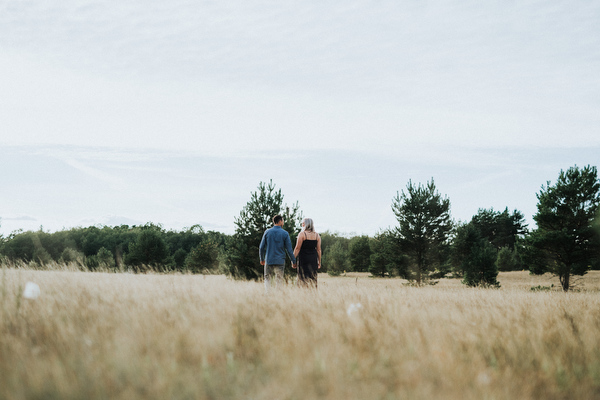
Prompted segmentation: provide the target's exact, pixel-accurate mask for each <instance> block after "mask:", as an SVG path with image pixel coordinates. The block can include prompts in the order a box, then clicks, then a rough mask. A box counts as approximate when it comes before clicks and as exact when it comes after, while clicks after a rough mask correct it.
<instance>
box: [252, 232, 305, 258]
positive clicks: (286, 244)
mask: <svg viewBox="0 0 600 400" xmlns="http://www.w3.org/2000/svg"><path fill="white" fill-rule="evenodd" d="M258 250H259V255H260V261H265V263H266V264H267V265H283V264H285V253H286V252H287V254H288V255H289V256H290V259H291V260H292V263H296V257H294V250H293V249H292V241H291V240H290V235H289V233H287V232H286V231H285V230H284V229H283V228H282V227H280V226H279V225H275V226H274V227H272V228H269V229H267V230H266V231H265V233H264V235H263V237H262V240H261V241H260V247H259V249H258Z"/></svg>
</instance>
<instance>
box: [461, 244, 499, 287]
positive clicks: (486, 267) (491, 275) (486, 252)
mask: <svg viewBox="0 0 600 400" xmlns="http://www.w3.org/2000/svg"><path fill="white" fill-rule="evenodd" d="M496 258H497V252H496V249H495V248H494V247H493V246H492V245H491V244H490V242H488V241H487V240H485V239H480V240H479V241H478V242H477V243H476V244H475V245H474V246H473V247H472V248H471V252H470V254H469V255H468V256H467V258H466V259H465V262H464V278H463V283H464V284H466V285H468V286H493V287H499V286H500V284H499V283H498V281H497V280H496V278H497V277H498V267H497V266H496Z"/></svg>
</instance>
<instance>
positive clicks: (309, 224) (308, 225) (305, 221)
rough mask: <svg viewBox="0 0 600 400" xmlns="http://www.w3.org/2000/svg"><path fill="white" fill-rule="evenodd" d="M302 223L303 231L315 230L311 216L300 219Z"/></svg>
mask: <svg viewBox="0 0 600 400" xmlns="http://www.w3.org/2000/svg"><path fill="white" fill-rule="evenodd" d="M302 223H303V224H304V230H305V231H309V232H314V231H315V225H314V223H313V220H312V218H304V219H303V220H302Z"/></svg>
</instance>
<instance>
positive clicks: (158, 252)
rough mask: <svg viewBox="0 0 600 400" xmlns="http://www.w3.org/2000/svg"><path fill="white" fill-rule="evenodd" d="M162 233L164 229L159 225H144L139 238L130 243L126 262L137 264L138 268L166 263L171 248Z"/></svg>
mask: <svg viewBox="0 0 600 400" xmlns="http://www.w3.org/2000/svg"><path fill="white" fill-rule="evenodd" d="M161 234H162V229H161V228H159V227H157V226H146V227H144V228H143V229H142V231H141V232H140V233H139V235H138V237H137V240H136V241H135V242H133V243H130V245H129V252H128V253H127V255H126V256H125V263H126V264H128V265H132V266H135V267H136V268H137V269H138V270H139V269H145V268H146V267H158V266H163V265H164V264H166V263H167V258H168V257H169V248H168V247H167V244H166V242H165V240H164V239H163V237H162V235H161Z"/></svg>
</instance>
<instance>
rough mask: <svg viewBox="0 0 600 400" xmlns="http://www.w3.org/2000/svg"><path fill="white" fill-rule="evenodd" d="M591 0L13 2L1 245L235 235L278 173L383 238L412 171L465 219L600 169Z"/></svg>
mask: <svg viewBox="0 0 600 400" xmlns="http://www.w3.org/2000/svg"><path fill="white" fill-rule="evenodd" d="M598 71H600V3H597V2H595V1H572V0H571V1H539V2H538V1H520V2H513V1H497V2H481V1H472V2H469V1H454V0H451V1H371V2H368V1H343V2H342V1H339V2H336V1H302V2H299V1H291V2H279V1H273V2H268V1H253V0H246V1H221V2H213V1H187V0H173V1H169V2H140V1H118V2H99V1H95V0H77V1H75V0H62V1H60V2H47V1H36V0H32V1H0V93H1V95H0V151H1V153H0V161H1V168H0V186H1V190H0V218H2V219H1V220H0V224H1V227H0V233H3V234H5V235H6V234H8V233H9V232H11V231H12V230H14V229H19V228H22V229H38V228H39V226H40V225H43V226H44V229H50V230H56V229H62V228H63V227H64V228H69V227H72V226H87V225H92V224H108V225H114V224H120V223H128V224H139V223H145V222H148V221H152V222H155V223H162V224H163V225H164V226H165V227H166V228H169V229H170V228H172V229H181V228H183V227H185V226H191V225H193V224H197V223H200V224H202V225H203V226H204V227H205V229H216V230H220V231H223V232H227V233H232V232H233V229H234V225H233V219H234V217H235V216H237V215H238V214H239V211H240V210H241V208H242V207H243V206H244V205H245V204H246V202H247V201H248V200H249V198H250V192H251V191H254V190H256V187H257V186H258V184H259V182H261V181H263V182H264V181H269V180H270V179H273V181H274V183H275V184H276V185H277V187H278V188H281V189H282V191H283V193H284V195H285V199H286V201H287V202H289V203H292V202H296V201H298V202H299V205H300V207H301V208H302V210H303V211H304V214H305V215H306V216H311V217H313V218H314V219H315V223H316V225H317V229H318V230H321V231H324V230H330V231H339V232H345V233H365V234H374V233H375V232H377V231H378V230H379V229H383V228H387V227H388V226H393V225H394V224H395V222H394V216H393V214H392V212H391V208H390V205H391V201H392V198H393V197H394V196H395V195H396V192H397V191H399V190H402V189H403V188H405V186H406V184H407V182H408V180H409V179H412V181H413V182H423V183H425V182H426V181H427V180H428V179H431V178H434V179H435V182H436V185H437V187H438V189H439V191H440V193H442V194H444V195H447V196H448V197H449V198H450V201H451V203H452V214H453V216H454V217H455V218H456V219H460V220H468V219H470V217H471V216H472V215H473V214H475V213H476V212H477V209H478V208H490V207H494V208H495V209H497V210H502V209H504V207H508V208H509V209H510V210H512V209H519V210H520V211H522V212H523V213H524V214H525V216H526V217H527V219H528V220H529V222H531V216H532V215H533V213H535V205H536V197H535V193H536V192H537V191H539V188H540V186H541V185H542V184H544V183H546V181H548V180H551V181H554V180H556V177H557V176H558V173H559V171H560V170H561V169H567V168H569V167H570V166H573V165H575V164H577V165H580V166H583V165H586V164H592V165H596V166H598V165H599V164H600V163H599V162H598V161H599V160H600V156H598V154H600V134H599V127H600V112H599V110H600V73H599V72H598Z"/></svg>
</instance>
